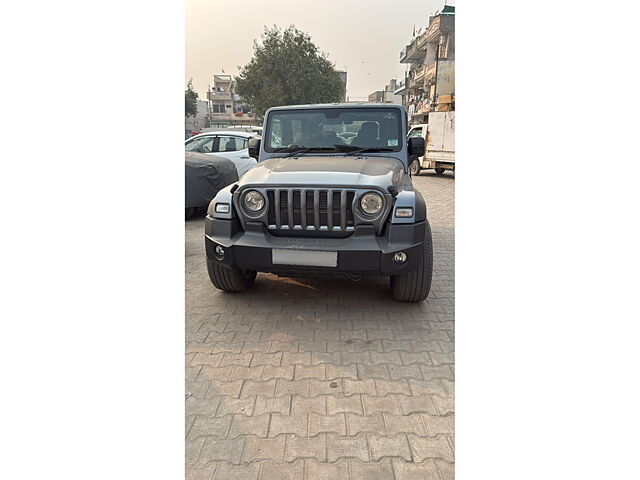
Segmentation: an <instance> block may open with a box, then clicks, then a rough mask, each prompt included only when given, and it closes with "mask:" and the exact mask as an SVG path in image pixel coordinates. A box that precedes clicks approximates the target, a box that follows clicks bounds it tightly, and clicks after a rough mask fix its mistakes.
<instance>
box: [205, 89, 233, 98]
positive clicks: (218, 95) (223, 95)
mask: <svg viewBox="0 0 640 480" xmlns="http://www.w3.org/2000/svg"><path fill="white" fill-rule="evenodd" d="M209 98H210V99H217V100H231V92H216V91H212V92H209Z"/></svg>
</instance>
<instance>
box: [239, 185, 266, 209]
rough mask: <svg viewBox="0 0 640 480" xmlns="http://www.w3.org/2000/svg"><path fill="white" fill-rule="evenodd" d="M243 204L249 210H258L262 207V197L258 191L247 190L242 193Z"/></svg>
mask: <svg viewBox="0 0 640 480" xmlns="http://www.w3.org/2000/svg"><path fill="white" fill-rule="evenodd" d="M244 206H245V207H247V210H249V211H250V212H259V211H260V210H262V208H263V207H264V197H263V196H262V194H261V193H260V192H256V191H255V190H249V191H248V192H247V193H245V195H244Z"/></svg>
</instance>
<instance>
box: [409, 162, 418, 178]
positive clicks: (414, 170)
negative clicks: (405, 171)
mask: <svg viewBox="0 0 640 480" xmlns="http://www.w3.org/2000/svg"><path fill="white" fill-rule="evenodd" d="M409 173H410V174H411V176H412V177H417V176H418V175H420V161H419V160H418V159H417V158H416V159H415V160H414V161H413V162H412V163H411V165H409Z"/></svg>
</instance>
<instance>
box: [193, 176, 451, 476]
mask: <svg viewBox="0 0 640 480" xmlns="http://www.w3.org/2000/svg"><path fill="white" fill-rule="evenodd" d="M414 184H415V185H416V188H417V189H418V190H420V192H421V193H422V194H423V197H424V198H425V200H426V202H427V207H428V217H429V222H430V224H431V228H432V232H433V241H434V276H433V283H432V289H431V293H430V295H429V298H428V299H427V301H426V302H422V303H420V304H403V303H400V302H395V301H394V300H392V299H391V298H390V294H389V289H388V279H386V278H376V277H370V278H364V279H362V280H361V281H359V282H356V283H353V282H351V281H348V280H330V281H328V280H322V279H311V278H310V279H289V278H285V277H278V276H276V275H270V274H259V275H258V279H257V281H256V284H255V285H254V287H252V289H250V290H248V291H247V292H244V293H242V294H238V295H229V294H225V293H222V292H219V291H217V290H215V288H214V287H213V286H212V285H211V282H210V280H209V278H208V274H207V271H206V264H205V258H204V245H203V235H204V232H203V217H202V216H195V217H194V218H193V219H192V220H189V221H187V222H186V223H185V228H186V237H185V242H186V244H185V250H186V257H185V275H186V285H185V286H186V292H185V293H186V325H185V339H186V342H185V354H186V356H185V376H186V384H185V390H186V392H187V395H186V396H187V398H186V400H185V409H186V419H185V438H186V444H185V463H186V475H187V478H189V479H193V480H196V479H208V480H220V479H223V480H234V479H235V480H239V479H242V480H257V479H258V477H260V478H261V479H267V478H268V479H270V480H271V479H295V480H298V479H300V480H303V479H314V480H316V479H318V480H324V479H329V478H331V479H332V480H335V479H336V478H341V479H342V478H344V480H354V479H367V480H376V479H387V478H389V479H394V480H417V479H421V480H422V479H432V478H433V479H438V480H449V479H453V475H454V464H453V460H454V448H453V440H454V436H453V430H454V424H455V414H454V411H455V410H454V408H455V399H454V391H455V384H454V361H455V347H454V337H455V335H454V333H455V332H454V308H453V305H454V293H455V277H454V265H455V261H454V260H455V258H454V229H453V227H454V223H453V222H454V217H453V191H454V184H455V182H454V180H453V178H452V177H451V175H450V174H445V175H442V176H436V175H435V174H433V173H431V172H429V171H427V172H425V173H424V174H423V175H420V176H418V177H415V178H414Z"/></svg>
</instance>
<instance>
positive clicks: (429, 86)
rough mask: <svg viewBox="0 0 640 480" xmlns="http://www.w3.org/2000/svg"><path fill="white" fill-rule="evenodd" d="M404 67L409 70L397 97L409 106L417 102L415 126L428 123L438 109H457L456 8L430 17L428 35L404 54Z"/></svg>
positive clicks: (413, 120)
mask: <svg viewBox="0 0 640 480" xmlns="http://www.w3.org/2000/svg"><path fill="white" fill-rule="evenodd" d="M400 63H406V64H408V65H409V68H408V71H407V75H406V77H405V80H404V82H402V83H401V84H400V86H399V88H397V89H396V90H395V93H396V94H398V95H401V96H402V101H403V103H404V104H405V105H408V103H409V102H410V101H411V100H413V101H414V104H415V114H414V116H413V119H412V122H413V123H428V116H429V112H430V111H434V110H435V109H436V108H438V109H443V108H447V109H453V108H454V102H453V98H454V97H453V95H454V93H455V7H453V6H449V5H445V6H444V8H443V9H442V11H441V12H439V13H438V14H436V15H434V16H432V17H429V23H428V25H427V27H426V29H425V30H424V32H421V33H419V34H418V35H417V36H416V37H415V38H414V39H413V40H412V41H411V43H409V44H408V45H407V46H406V47H405V48H404V49H403V50H402V51H401V52H400ZM442 100H446V102H445V101H442ZM437 105H443V106H442V107H437ZM444 105H446V107H444Z"/></svg>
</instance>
